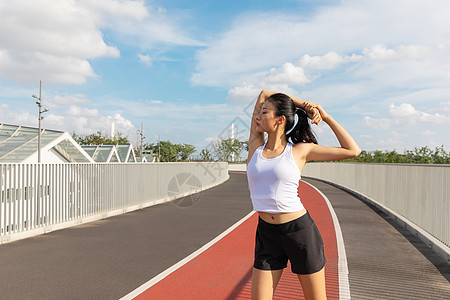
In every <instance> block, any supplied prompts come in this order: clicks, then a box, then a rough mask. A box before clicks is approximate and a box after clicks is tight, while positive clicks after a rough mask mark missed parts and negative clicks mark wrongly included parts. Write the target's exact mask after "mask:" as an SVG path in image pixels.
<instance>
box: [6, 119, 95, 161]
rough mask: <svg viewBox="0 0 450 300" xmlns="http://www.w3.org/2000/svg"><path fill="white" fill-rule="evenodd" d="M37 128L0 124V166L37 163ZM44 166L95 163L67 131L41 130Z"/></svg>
mask: <svg viewBox="0 0 450 300" xmlns="http://www.w3.org/2000/svg"><path fill="white" fill-rule="evenodd" d="M38 133H39V129H38V128H33V127H26V126H19V125H10V124H3V123H0V163H37V162H38ZM41 162H42V163H94V162H95V161H94V160H93V159H92V158H91V156H90V155H89V154H87V153H86V151H84V150H83V149H82V148H81V146H80V145H79V144H78V143H77V142H76V141H75V140H74V139H73V138H72V137H71V136H70V134H68V133H67V132H64V131H56V130H49V129H42V130H41Z"/></svg>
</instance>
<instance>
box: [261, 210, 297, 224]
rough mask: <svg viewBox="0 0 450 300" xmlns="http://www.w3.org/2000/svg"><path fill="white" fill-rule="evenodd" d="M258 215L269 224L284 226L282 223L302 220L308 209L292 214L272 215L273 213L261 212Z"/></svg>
mask: <svg viewBox="0 0 450 300" xmlns="http://www.w3.org/2000/svg"><path fill="white" fill-rule="evenodd" d="M258 214H259V216H260V217H261V219H263V220H264V221H266V222H267V223H272V224H282V223H287V222H289V221H292V220H295V219H297V218H300V217H301V216H303V215H304V214H306V209H302V210H299V211H295V212H290V213H279V214H271V213H267V212H262V211H259V212H258Z"/></svg>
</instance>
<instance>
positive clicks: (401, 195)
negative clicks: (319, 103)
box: [302, 162, 450, 247]
mask: <svg viewBox="0 0 450 300" xmlns="http://www.w3.org/2000/svg"><path fill="white" fill-rule="evenodd" d="M302 175H303V176H307V177H313V178H318V179H322V180H325V181H329V182H333V183H336V184H338V185H340V186H343V187H346V188H349V189H351V190H353V191H356V192H358V193H360V194H362V195H364V196H366V197H368V198H370V199H373V200H375V201H376V202H377V203H379V204H381V205H383V206H384V207H386V208H388V209H390V210H391V211H393V212H395V213H397V214H399V215H400V216H403V217H404V218H406V219H407V220H409V221H410V222H412V223H413V224H415V225H417V226H418V227H419V228H421V229H423V230H424V231H426V232H427V233H429V234H430V235H432V236H433V237H435V238H436V239H438V240H439V241H440V242H442V243H444V244H445V245H446V246H447V247H448V246H449V245H450V166H449V165H410V164H366V163H323V162H322V163H308V164H306V166H305V168H304V169H303V172H302Z"/></svg>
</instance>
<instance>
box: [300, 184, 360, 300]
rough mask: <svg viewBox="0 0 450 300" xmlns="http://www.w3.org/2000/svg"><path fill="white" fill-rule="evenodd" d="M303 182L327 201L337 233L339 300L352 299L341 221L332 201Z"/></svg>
mask: <svg viewBox="0 0 450 300" xmlns="http://www.w3.org/2000/svg"><path fill="white" fill-rule="evenodd" d="M302 181H303V180H302ZM303 182H304V183H306V184H308V185H309V186H311V187H312V188H314V189H315V190H316V191H317V192H318V193H319V194H320V195H321V196H322V197H323V198H324V199H325V202H326V203H327V206H328V209H329V210H330V213H331V218H332V219H333V224H334V230H335V231H336V243H337V249H338V277H339V299H341V300H343V299H345V300H347V299H351V297H350V284H349V282H348V264H347V254H346V253H345V245H344V238H343V237H342V230H341V225H339V220H338V218H337V216H336V212H335V211H334V208H333V206H332V205H331V202H330V200H328V198H327V196H325V195H324V194H323V193H322V192H321V191H320V190H319V189H317V188H316V187H315V186H313V185H312V184H310V183H308V182H306V181H303Z"/></svg>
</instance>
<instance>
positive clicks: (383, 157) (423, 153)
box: [346, 145, 450, 164]
mask: <svg viewBox="0 0 450 300" xmlns="http://www.w3.org/2000/svg"><path fill="white" fill-rule="evenodd" d="M346 161H350V162H364V163H397V164H450V152H446V151H445V150H444V146H443V145H442V146H440V147H436V148H435V150H434V151H433V150H431V149H430V148H429V147H427V146H425V147H420V148H417V147H416V148H414V149H413V150H405V152H404V153H403V154H400V153H397V151H395V150H392V151H380V150H375V151H364V150H363V151H361V154H360V155H359V156H358V157H355V158H352V159H348V160H346Z"/></svg>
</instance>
